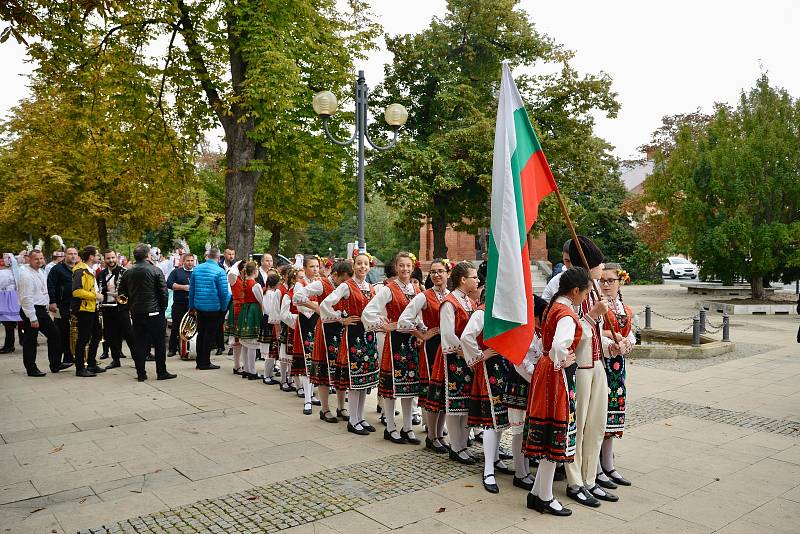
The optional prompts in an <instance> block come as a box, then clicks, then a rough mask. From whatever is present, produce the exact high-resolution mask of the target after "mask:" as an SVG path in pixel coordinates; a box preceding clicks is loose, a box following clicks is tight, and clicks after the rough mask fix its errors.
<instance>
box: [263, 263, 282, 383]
mask: <svg viewBox="0 0 800 534" xmlns="http://www.w3.org/2000/svg"><path fill="white" fill-rule="evenodd" d="M280 282H281V277H280V276H278V274H277V273H276V272H274V271H273V270H272V269H270V271H269V273H268V274H267V279H266V280H265V284H266V287H265V291H264V295H263V296H262V299H261V313H262V314H263V319H262V322H261V332H260V333H259V335H258V343H259V346H260V347H261V354H262V356H263V357H264V383H265V384H267V385H268V386H275V385H278V384H280V382H279V381H277V380H275V378H274V377H273V373H274V371H275V360H277V359H278V353H279V345H280V343H279V342H278V333H277V332H276V328H275V324H274V323H273V322H272V321H271V319H270V317H271V316H273V315H279V314H278V313H277V312H274V311H273V307H274V303H275V296H276V294H278V290H277V288H278V284H280Z"/></svg>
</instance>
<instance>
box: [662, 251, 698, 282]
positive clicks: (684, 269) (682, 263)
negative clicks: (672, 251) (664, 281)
mask: <svg viewBox="0 0 800 534" xmlns="http://www.w3.org/2000/svg"><path fill="white" fill-rule="evenodd" d="M697 273H698V269H697V265H695V264H694V263H692V262H690V261H689V260H687V259H686V258H681V257H680V256H670V257H669V258H667V263H664V264H662V265H661V275H662V276H669V277H670V278H680V277H681V276H688V277H689V278H691V279H695V278H697Z"/></svg>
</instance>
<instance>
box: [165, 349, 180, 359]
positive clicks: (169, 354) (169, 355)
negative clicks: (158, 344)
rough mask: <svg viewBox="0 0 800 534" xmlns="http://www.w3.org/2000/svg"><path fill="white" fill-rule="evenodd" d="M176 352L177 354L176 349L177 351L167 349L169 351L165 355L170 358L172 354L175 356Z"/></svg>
mask: <svg viewBox="0 0 800 534" xmlns="http://www.w3.org/2000/svg"><path fill="white" fill-rule="evenodd" d="M176 354H178V351H177V350H171V351H169V352H168V353H167V357H168V358H172V357H173V356H175V355H176Z"/></svg>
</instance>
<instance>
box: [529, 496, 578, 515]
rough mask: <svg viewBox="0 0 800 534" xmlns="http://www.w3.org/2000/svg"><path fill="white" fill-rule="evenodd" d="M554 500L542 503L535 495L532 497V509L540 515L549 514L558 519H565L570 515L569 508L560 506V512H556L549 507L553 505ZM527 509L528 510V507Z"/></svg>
mask: <svg viewBox="0 0 800 534" xmlns="http://www.w3.org/2000/svg"><path fill="white" fill-rule="evenodd" d="M528 495H529V497H528V499H529V501H530V494H528ZM554 500H555V499H550V500H549V501H543V500H542V499H540V498H539V497H537V496H536V495H533V509H534V510H536V511H537V512H539V513H540V514H550V515H555V516H559V517H566V516H568V515H572V510H570V509H569V508H564V507H563V506H562V507H561V510H556V509H555V508H553V507H552V506H550V505H551V504H553V501H554ZM528 508H530V506H528Z"/></svg>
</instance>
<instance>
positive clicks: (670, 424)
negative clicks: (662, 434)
mask: <svg viewBox="0 0 800 534" xmlns="http://www.w3.org/2000/svg"><path fill="white" fill-rule="evenodd" d="M664 425H665V426H672V423H664Z"/></svg>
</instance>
